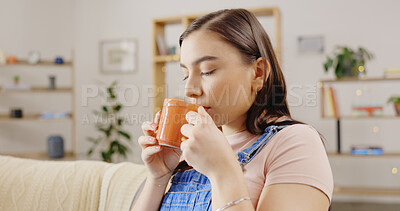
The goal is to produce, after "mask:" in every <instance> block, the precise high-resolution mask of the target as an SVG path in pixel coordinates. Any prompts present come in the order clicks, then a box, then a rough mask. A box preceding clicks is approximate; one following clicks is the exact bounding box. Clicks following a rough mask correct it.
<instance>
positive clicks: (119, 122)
mask: <svg viewBox="0 0 400 211" xmlns="http://www.w3.org/2000/svg"><path fill="white" fill-rule="evenodd" d="M122 121H123V119H121V118H118V120H117V124H118V125H119V126H121V125H122Z"/></svg>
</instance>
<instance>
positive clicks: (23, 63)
mask: <svg viewBox="0 0 400 211" xmlns="http://www.w3.org/2000/svg"><path fill="white" fill-rule="evenodd" d="M3 66H5V67H7V66H37V67H39V66H60V67H62V66H70V67H72V66H73V62H72V61H66V62H64V63H62V64H56V63H55V62H54V61H46V60H44V61H40V62H39V63H37V64H30V63H29V62H28V61H26V60H18V61H17V63H13V64H9V63H7V64H6V65H3ZM0 67H2V66H1V65H0Z"/></svg>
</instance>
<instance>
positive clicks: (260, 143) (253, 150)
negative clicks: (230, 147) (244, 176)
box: [238, 125, 287, 168]
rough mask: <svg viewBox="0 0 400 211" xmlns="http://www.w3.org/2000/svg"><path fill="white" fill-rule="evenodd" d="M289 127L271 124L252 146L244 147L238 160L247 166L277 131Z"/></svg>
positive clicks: (241, 164)
mask: <svg viewBox="0 0 400 211" xmlns="http://www.w3.org/2000/svg"><path fill="white" fill-rule="evenodd" d="M285 127H287V125H283V126H275V125H271V126H268V127H267V128H266V129H265V133H264V134H263V135H262V136H261V137H260V138H258V139H257V141H256V142H255V143H254V144H252V145H251V146H250V147H248V148H246V149H244V150H243V151H241V152H239V153H238V157H239V158H238V160H239V162H240V166H242V168H243V166H245V165H246V164H247V163H249V162H250V161H251V160H252V159H253V158H254V157H255V156H256V155H257V154H258V153H259V152H260V151H261V149H262V148H263V147H264V146H265V145H266V144H267V142H268V141H269V140H270V139H271V138H272V137H274V135H275V134H276V133H278V132H279V131H280V130H282V129H283V128H285Z"/></svg>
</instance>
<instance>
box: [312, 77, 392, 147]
mask: <svg viewBox="0 0 400 211" xmlns="http://www.w3.org/2000/svg"><path fill="white" fill-rule="evenodd" d="M386 81H400V78H384V77H361V78H342V79H337V80H332V79H328V80H321V81H319V82H318V84H317V87H318V88H319V89H320V93H321V97H320V100H321V101H320V102H321V118H323V119H335V120H336V133H337V153H338V154H340V153H341V120H344V119H400V116H394V115H393V116H387V115H376V116H351V115H338V116H334V117H328V116H325V110H324V108H325V84H334V83H344V82H386Z"/></svg>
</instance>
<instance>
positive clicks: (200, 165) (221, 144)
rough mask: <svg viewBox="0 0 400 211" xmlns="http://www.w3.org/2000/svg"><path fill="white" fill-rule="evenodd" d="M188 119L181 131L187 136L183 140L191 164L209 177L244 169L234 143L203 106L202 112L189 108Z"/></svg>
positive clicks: (200, 108)
mask: <svg viewBox="0 0 400 211" xmlns="http://www.w3.org/2000/svg"><path fill="white" fill-rule="evenodd" d="M186 120H187V121H188V123H189V124H185V125H183V126H182V128H181V132H182V134H183V135H184V136H186V137H187V139H186V138H184V140H182V144H181V150H182V153H183V157H184V158H185V160H186V162H187V163H188V164H189V165H191V166H193V167H194V168H195V169H196V170H197V171H199V172H200V173H202V174H204V175H206V176H207V177H209V178H210V177H213V176H217V175H220V176H221V174H222V173H229V172H232V170H234V169H236V170H237V168H239V169H240V166H239V163H238V161H237V158H236V155H235V154H234V152H233V150H232V147H231V146H230V145H229V143H228V141H227V139H226V138H225V136H224V134H223V133H222V132H221V131H220V130H219V129H218V127H217V126H216V125H215V123H214V121H213V119H212V118H211V116H210V115H209V114H208V113H207V112H206V111H205V110H204V108H203V107H202V106H201V107H199V109H198V112H193V111H191V112H188V113H187V114H186ZM240 171H241V170H240Z"/></svg>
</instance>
